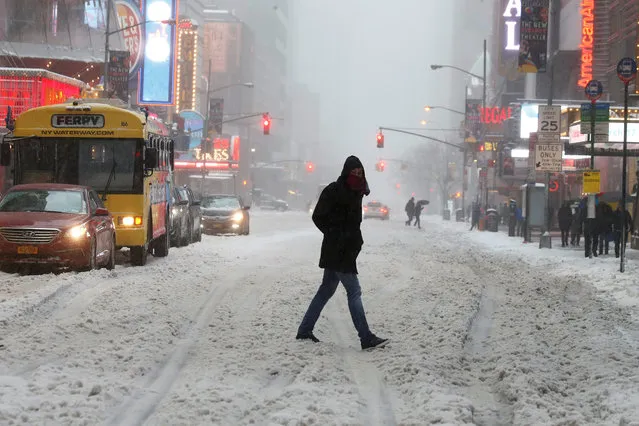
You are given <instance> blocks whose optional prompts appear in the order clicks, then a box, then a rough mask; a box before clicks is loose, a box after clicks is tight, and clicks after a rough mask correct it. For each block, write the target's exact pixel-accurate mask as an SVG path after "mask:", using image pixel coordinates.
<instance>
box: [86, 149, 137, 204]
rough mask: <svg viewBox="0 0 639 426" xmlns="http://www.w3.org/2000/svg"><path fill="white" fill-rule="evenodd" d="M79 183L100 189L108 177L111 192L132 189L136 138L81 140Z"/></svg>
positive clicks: (129, 190) (131, 190)
mask: <svg viewBox="0 0 639 426" xmlns="http://www.w3.org/2000/svg"><path fill="white" fill-rule="evenodd" d="M79 147H80V150H79V151H80V162H79V163H80V165H79V168H78V174H79V183H80V185H86V186H90V187H92V188H95V189H96V190H97V191H101V190H102V189H104V187H105V186H106V184H107V182H108V181H109V176H111V183H110V185H109V192H120V193H122V192H133V191H134V186H135V185H134V181H135V179H134V178H135V174H136V173H135V171H136V167H135V162H136V141H135V140H133V139H100V140H91V139H88V140H80V145H79Z"/></svg>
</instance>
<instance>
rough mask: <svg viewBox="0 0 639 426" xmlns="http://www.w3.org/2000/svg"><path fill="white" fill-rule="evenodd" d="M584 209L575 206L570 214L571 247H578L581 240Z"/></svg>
mask: <svg viewBox="0 0 639 426" xmlns="http://www.w3.org/2000/svg"><path fill="white" fill-rule="evenodd" d="M583 214H584V210H583V209H581V208H580V206H577V207H576V208H575V214H574V215H573V216H572V224H571V225H570V245H571V246H572V247H579V242H580V241H581V231H582V225H583V217H582V215H583Z"/></svg>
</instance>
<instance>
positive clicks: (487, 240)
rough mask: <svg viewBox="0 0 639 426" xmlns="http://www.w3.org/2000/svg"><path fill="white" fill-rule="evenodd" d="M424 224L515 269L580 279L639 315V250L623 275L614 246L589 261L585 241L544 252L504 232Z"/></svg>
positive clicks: (629, 252) (629, 253)
mask: <svg viewBox="0 0 639 426" xmlns="http://www.w3.org/2000/svg"><path fill="white" fill-rule="evenodd" d="M422 221H423V222H424V221H426V222H428V223H430V224H432V225H437V226H440V227H442V228H443V229H447V230H449V232H451V233H454V238H458V239H459V240H460V243H462V244H465V243H467V242H468V241H473V242H475V243H478V244H480V245H481V246H483V247H484V248H485V249H487V253H493V255H494V256H508V257H509V258H510V259H512V262H513V267H516V266H517V265H519V264H522V263H525V264H528V265H531V266H536V267H543V268H544V270H545V271H547V273H548V274H549V275H550V274H552V275H554V276H562V277H578V278H580V279H582V280H584V281H585V282H588V283H591V284H592V285H594V286H595V287H596V288H597V289H598V290H599V291H600V292H601V293H603V294H606V295H610V296H611V297H613V298H615V299H616V300H617V301H618V303H620V304H621V305H622V306H629V307H634V308H637V309H636V310H635V312H637V314H639V250H633V249H631V248H630V244H628V246H627V247H628V248H627V249H626V265H625V272H624V273H621V272H619V259H617V258H615V251H614V243H613V242H611V243H610V251H609V254H608V255H603V256H599V257H596V258H593V259H588V258H586V257H585V256H584V248H583V245H584V239H583V237H582V239H581V247H575V248H572V247H569V248H564V247H561V239H560V238H553V240H552V244H553V248H552V249H546V248H543V249H540V248H539V242H538V241H535V242H533V243H523V242H522V238H521V237H509V236H508V235H507V234H505V233H503V232H487V231H483V232H480V231H472V232H469V231H468V226H469V225H468V224H465V223H459V222H454V221H444V220H442V219H441V218H439V217H437V216H426V217H425V218H424V219H423V220H422ZM540 279H544V277H543V276H542V277H540Z"/></svg>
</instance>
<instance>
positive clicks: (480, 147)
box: [477, 143, 486, 152]
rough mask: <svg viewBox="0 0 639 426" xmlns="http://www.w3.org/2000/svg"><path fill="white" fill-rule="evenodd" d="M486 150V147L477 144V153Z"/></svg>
mask: <svg viewBox="0 0 639 426" xmlns="http://www.w3.org/2000/svg"><path fill="white" fill-rule="evenodd" d="M485 150H486V147H485V146H484V144H483V143H478V144H477V151H479V152H484V151H485Z"/></svg>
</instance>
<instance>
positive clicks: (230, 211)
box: [201, 195, 251, 235]
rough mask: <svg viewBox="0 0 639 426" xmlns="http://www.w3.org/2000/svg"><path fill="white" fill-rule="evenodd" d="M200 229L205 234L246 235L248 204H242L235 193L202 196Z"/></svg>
mask: <svg viewBox="0 0 639 426" xmlns="http://www.w3.org/2000/svg"><path fill="white" fill-rule="evenodd" d="M201 207H202V230H203V231H204V233H205V234H229V233H232V234H238V235H248V234H249V231H250V220H251V218H250V216H249V212H248V211H249V209H250V206H244V205H243V204H242V200H241V198H240V197H238V196H236V195H207V196H204V197H202V204H201Z"/></svg>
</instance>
